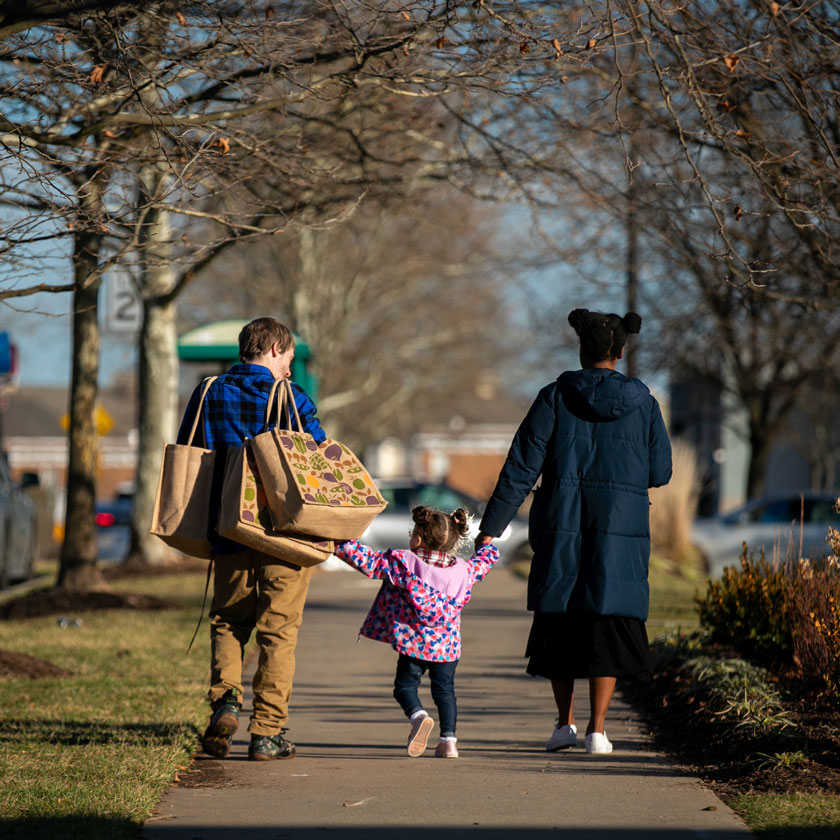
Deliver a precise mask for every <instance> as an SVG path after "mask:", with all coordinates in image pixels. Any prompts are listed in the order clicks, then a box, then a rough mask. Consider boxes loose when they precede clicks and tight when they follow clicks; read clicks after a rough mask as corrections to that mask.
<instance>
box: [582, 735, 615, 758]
mask: <svg viewBox="0 0 840 840" xmlns="http://www.w3.org/2000/svg"><path fill="white" fill-rule="evenodd" d="M583 745H584V747H586V751H587V752H588V753H589V754H590V755H607V754H608V753H611V752H612V744H611V743H610V740H609V738H607V733H606V732H590V733H589V735H587V736H586V737H585V738H584V739H583Z"/></svg>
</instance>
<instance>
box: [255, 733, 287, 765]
mask: <svg viewBox="0 0 840 840" xmlns="http://www.w3.org/2000/svg"><path fill="white" fill-rule="evenodd" d="M285 731H286V730H285V729H282V730H280V732H278V733H277V734H276V735H252V736H251V746H250V747H248V758H250V759H251V761H273V760H274V759H276V758H294V757H295V745H294V744H293V743H292V742H291V741H287V740H286V739H285V738H284V737H283V733H284V732H285Z"/></svg>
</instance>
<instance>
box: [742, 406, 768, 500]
mask: <svg viewBox="0 0 840 840" xmlns="http://www.w3.org/2000/svg"><path fill="white" fill-rule="evenodd" d="M769 456H770V437H769V436H768V435H767V434H765V432H764V428H763V424H762V425H761V426H760V427H758V426H757V424H755V423H753V422H752V421H750V460H749V466H748V467H747V498H748V499H754V498H755V497H756V496H762V495H764V487H765V482H766V475H767V459H768V457H769Z"/></svg>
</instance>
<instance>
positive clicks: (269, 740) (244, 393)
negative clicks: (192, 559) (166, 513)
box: [178, 318, 326, 761]
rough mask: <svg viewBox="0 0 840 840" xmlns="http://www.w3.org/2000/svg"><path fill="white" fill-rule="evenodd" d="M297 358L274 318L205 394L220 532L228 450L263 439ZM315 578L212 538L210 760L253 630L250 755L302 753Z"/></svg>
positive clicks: (301, 397)
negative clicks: (304, 625)
mask: <svg viewBox="0 0 840 840" xmlns="http://www.w3.org/2000/svg"><path fill="white" fill-rule="evenodd" d="M294 352H295V346H294V339H293V338H292V334H291V332H290V331H289V329H288V328H287V327H286V326H284V325H283V324H281V323H280V322H279V321H277V320H275V319H274V318H257V319H256V320H255V321H251V323H250V324H246V325H245V326H244V327H243V328H242V331H241V332H240V334H239V358H240V360H241V364H237V365H234V366H233V367H232V368H231V369H230V370H229V371H228V372H227V373H225V374H223V375H222V376H220V377H219V378H218V379H217V380H216V381H215V382H213V384H212V385H211V386H210V390H209V391H208V392H207V396H206V398H205V401H204V408H203V411H202V422H201V427H202V429H203V432H204V445H205V448H207V449H214V450H215V451H216V459H215V464H214V476H213V490H212V495H211V510H210V524H211V527H212V528H213V529H214V530H215V526H216V523H217V521H218V516H219V504H220V501H221V493H222V481H223V478H224V468H225V459H226V455H227V450H228V448H229V447H231V446H242V442H243V441H244V440H245V438H253V437H255V436H256V435H258V434H259V433H260V432H264V431H266V424H265V417H266V408H267V405H268V394H269V391H270V390H271V386H272V383H273V382H274V380H275V379H288V378H289V377H290V376H291V371H290V366H291V363H292V359H293V358H294ZM291 384H292V392H293V394H294V398H295V404H296V406H297V409H298V413H299V414H300V418H301V422H302V423H303V427H304V428H303V430H304V431H305V432H308V433H309V434H311V435H312V436H313V438H314V439H315V440H316V441H317V442H318V443H321V442H322V441H323V440H324V439H325V438H326V435H325V434H324V430H323V429H322V428H321V424H320V423H319V422H318V417H317V414H316V408H315V404H314V403H313V402H312V400H311V399H310V398H309V396H308V395H307V394H306V393H305V392H304V391H303V389H302V388H300V387H299V386H297V385H296V384H295V383H294V382H293V383H291ZM200 398H201V388H200V386H199V387H198V388H196V390H195V391H193V394H192V396H191V397H190V401H189V403H188V404H187V408H186V411H185V412H184V419H183V420H182V422H181V428H180V431H179V432H178V443H186V442H187V440H188V438H189V432H190V428H191V427H192V423H193V420H194V418H195V412H196V410H197V408H198V406H199V403H200ZM311 571H312V570H311V569H310V568H300V567H298V566H294V565H292V564H291V563H286V562H284V561H283V560H279V559H276V558H274V557H270V556H269V555H267V554H263V553H262V552H259V551H255V550H253V549H249V548H246V547H245V546H243V545H241V544H239V543H236V542H233V541H231V540H228V539H224V538H223V537H220V536H219V535H218V534H217V535H216V536H215V538H214V540H213V601H212V604H211V607H210V641H211V677H210V691H209V693H208V696H209V699H210V702H211V704H212V707H213V713H212V716H211V718H210V723H209V725H208V727H207V730H206V731H205V733H204V737H203V738H202V748H203V749H204V751H205V752H206V753H208V754H210V755H212V756H215V757H216V758H224V757H225V756H227V754H228V752H229V751H230V742H231V738H232V737H233V734H234V733H235V732H236V728H237V726H238V723H239V711H240V709H241V707H242V703H241V698H242V653H243V650H244V647H245V644H246V642H247V641H248V639H249V638H250V636H251V633H252V632H253V631H254V630H255V629H256V631H257V643H258V644H259V647H260V654H259V664H258V666H257V670H256V673H255V674H254V682H253V691H254V711H253V714H252V716H251V722H250V725H249V727H248V729H249V731H250V733H251V744H250V747H249V749H248V757H249V758H251V759H254V760H257V761H261V760H270V759H275V758H292V757H293V756H294V754H295V745H294V744H292V743H291V742H290V741H288V740H286V738H285V737H284V733H285V731H286V729H285V726H284V724H285V723H286V722H287V721H288V718H289V715H288V710H289V697H290V695H291V692H292V678H293V676H294V669H295V645H296V643H297V635H298V628H299V627H300V623H301V619H302V617H303V605H304V601H305V600H306V592H307V590H308V588H309V577H310V573H311Z"/></svg>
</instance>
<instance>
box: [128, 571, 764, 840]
mask: <svg viewBox="0 0 840 840" xmlns="http://www.w3.org/2000/svg"><path fill="white" fill-rule="evenodd" d="M378 585H379V584H378V582H372V581H368V580H367V579H366V578H364V577H362V576H361V575H360V574H358V573H355V572H351V571H339V572H317V573H316V574H315V575H313V579H312V587H311V590H310V596H309V599H308V602H307V607H306V612H305V614H304V622H303V627H302V629H301V634H300V641H299V644H298V658H297V661H298V664H297V676H296V679H295V689H294V694H293V697H292V711H291V721H290V724H291V726H290V729H289V732H288V737H289V738H290V739H291V740H292V741H294V742H295V743H296V744H297V749H298V754H297V757H296V758H295V759H293V760H287V761H274V762H253V761H248V760H247V743H248V740H249V736H248V733H247V731H246V727H247V722H248V713H249V712H250V697H249V696H246V698H245V710H244V711H245V714H243V717H242V720H241V724H240V729H239V731H238V733H237V736H236V738H235V741H234V748H233V750H232V753H231V757H230V758H229V759H227V760H226V761H217V760H213V759H209V758H206V757H200V758H199V759H198V760H197V762H196V764H197V770H196V771H195V772H188V773H186V774H184V778H183V779H182V781H181V783H180V784H179V785H176V786H174V787H172V788H171V789H170V790H169V791H167V793H166V794H165V795H164V797H163V799H162V800H161V802H160V804H159V806H158V808H157V809H156V811H155V813H154V814H153V815H152V816H151V817H150V818H149V820H148V821H147V822H146V824H145V826H144V830H143V835H142V836H143V837H144V838H145V840H197V838H200V840H219V838H222V837H225V838H237V840H239V838H246V840H250V839H251V838H260V840H268V838H281V837H282V838H294V840H309V839H310V838H313V840H314V838H316V837H317V838H322V837H324V836H329V837H336V838H341V840H356V838H359V840H362V838H365V840H368V838H373V840H378V838H382V840H385V838H393V837H399V838H401V840H415V838H418V840H419V838H420V836H421V833H422V834H423V835H427V834H428V832H427V829H429V828H433V829H434V837H435V838H436V840H450V838H461V837H470V838H474V837H477V836H486V837H491V836H492V837H498V838H500V840H501V838H505V840H508V838H512V840H518V838H524V837H529V838H538V837H541V836H543V835H545V836H548V834H549V833H552V834H553V835H555V836H556V835H557V834H558V833H559V834H560V836H562V837H563V838H568V840H602V838H619V839H620V840H629V838H654V840H672V838H673V840H686V838H714V840H730V838H731V839H732V840H735V838H746V837H750V836H751V835H750V833H749V832H748V831H747V829H746V828H745V827H744V825H743V823H741V821H740V820H739V819H738V818H737V817H736V816H735V815H734V814H733V813H732V811H730V810H729V809H728V808H727V807H726V806H724V805H723V803H721V802H720V801H719V800H718V799H717V798H716V797H715V796H714V795H713V794H712V793H711V792H710V791H709V790H707V789H706V788H705V787H704V786H703V785H702V784H701V783H700V782H699V781H698V780H697V779H696V778H693V777H691V776H688V775H686V774H685V773H683V772H682V771H680V770H679V769H678V768H677V767H675V766H673V765H672V764H671V763H669V762H668V761H667V760H666V759H665V758H664V757H662V756H661V755H658V754H656V753H653V752H651V751H650V750H649V749H648V748H647V747H646V745H645V739H644V736H643V735H642V733H641V731H640V727H639V724H638V721H637V719H636V718H635V716H634V714H633V713H632V711H631V710H630V709H629V708H628V707H627V706H626V705H625V704H624V703H622V702H621V700H620V698H616V699H615V700H614V701H613V705H612V707H611V709H610V714H609V715H608V718H607V733H608V735H609V737H610V739H611V740H612V742H613V744H614V748H615V750H614V752H613V753H612V754H611V755H610V756H606V757H601V756H597V757H596V756H588V755H587V754H586V753H585V752H584V750H583V746H582V739H581V742H580V743H581V746H579V747H578V748H576V749H575V750H572V751H566V752H560V753H554V754H551V753H546V752H545V750H544V747H543V744H544V743H545V740H546V738H547V737H548V736H549V734H550V733H551V730H552V726H553V718H554V714H555V710H554V704H553V701H552V698H551V689H550V686H549V684H548V683H547V682H546V681H544V680H540V679H532V678H530V677H528V676H527V675H525V673H524V667H525V659H524V658H523V656H522V654H523V651H524V649H525V642H526V640H527V636H528V630H529V627H530V614H529V613H527V612H526V611H525V584H524V582H523V581H521V580H518V579H516V578H514V577H513V576H512V575H510V574H509V573H508V572H507V571H505V570H496V571H494V572H492V573H491V574H490V575H489V576H488V578H487V580H486V581H485V582H483V583H481V584H479V585H478V586H477V587H476V588H475V590H474V593H473V600H472V602H471V603H470V604H469V605H468V606H467V608H466V609H465V611H464V615H463V637H464V653H463V658H462V660H461V664H460V665H459V666H458V673H457V675H456V691H457V695H458V706H459V709H458V712H459V714H458V747H459V750H460V754H461V757H460V758H459V759H457V760H440V759H435V758H434V757H433V749H432V748H433V747H434V744H435V743H436V741H437V729H435V730H433V732H432V738H431V739H430V742H429V743H430V748H429V749H428V750H427V752H426V754H425V755H424V756H423V757H421V758H417V759H412V758H408V756H407V755H406V752H405V740H406V736H407V733H408V724H407V722H406V721H405V718H404V717H403V716H402V712H401V711H400V709H399V707H398V706H397V704H396V702H395V701H394V700H393V698H392V696H391V689H392V685H393V674H394V666H395V663H396V654H395V653H394V651H392V650H391V649H390V648H389V647H387V646H386V645H383V644H381V643H377V642H371V641H369V640H367V639H363V640H362V641H361V643H359V644H357V643H356V635H357V631H358V628H359V626H360V624H361V622H362V619H363V618H364V615H365V613H366V611H367V608H368V607H369V605H370V603H371V601H372V599H373V596H374V594H375V593H376V589H377V587H378ZM577 689H578V691H579V692H580V695H579V696H576V698H575V713H576V715H577V718H578V722H579V724H580V729H581V731H582V730H583V728H584V727H585V725H586V719H587V716H588V698H587V696H586V684H585V681H580V682H579V683H578V684H577ZM423 690H424V694H421V697H424V698H427V699H428V705H427V707H426V708H427V709H428V710H429V711H430V713H432V714H436V713H435V711H434V705H433V704H432V702H431V697H430V696H429V695H428V684H426V685H425V686H424V689H423Z"/></svg>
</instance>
